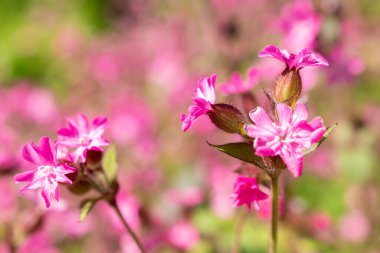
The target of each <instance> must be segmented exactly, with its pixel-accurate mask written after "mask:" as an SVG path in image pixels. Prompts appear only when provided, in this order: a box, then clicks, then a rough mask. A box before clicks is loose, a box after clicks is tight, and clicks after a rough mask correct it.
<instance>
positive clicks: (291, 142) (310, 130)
mask: <svg viewBox="0 0 380 253" xmlns="http://www.w3.org/2000/svg"><path fill="white" fill-rule="evenodd" d="M276 111H277V115H278V121H277V122H276V121H273V120H272V119H271V118H270V117H269V115H268V114H267V113H266V112H265V111H264V109H263V108H261V107H257V108H256V109H255V110H253V111H251V112H250V113H249V117H250V118H251V119H252V121H253V122H254V125H252V124H248V125H245V131H246V132H247V134H248V135H249V136H251V137H253V138H255V140H254V144H253V145H254V148H255V150H256V154H257V155H259V156H276V155H279V156H281V158H282V160H283V161H284V163H285V164H286V166H287V168H288V170H289V171H290V172H291V173H292V174H293V176H295V177H298V176H301V174H302V162H303V149H304V148H309V147H311V146H312V145H313V144H314V143H316V142H318V141H319V140H320V139H321V138H322V136H323V134H324V133H325V130H326V128H325V127H324V125H323V120H322V118H321V117H316V118H314V119H313V120H312V121H310V122H307V118H308V111H307V109H306V107H305V106H304V105H303V104H296V106H295V108H294V112H293V111H292V108H291V107H290V106H288V105H286V104H277V105H276Z"/></svg>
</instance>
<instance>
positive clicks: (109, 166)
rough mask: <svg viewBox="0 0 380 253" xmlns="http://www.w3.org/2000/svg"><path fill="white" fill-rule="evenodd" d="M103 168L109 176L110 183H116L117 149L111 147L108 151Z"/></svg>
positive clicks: (103, 161) (104, 157) (105, 154)
mask: <svg viewBox="0 0 380 253" xmlns="http://www.w3.org/2000/svg"><path fill="white" fill-rule="evenodd" d="M102 166H103V169H104V172H105V173H106V175H107V178H108V180H109V181H110V182H113V181H115V179H116V171H117V162H116V148H115V146H113V145H111V146H110V147H109V148H108V149H107V151H106V152H105V153H104V156H103V160H102Z"/></svg>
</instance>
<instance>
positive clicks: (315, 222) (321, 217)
mask: <svg viewBox="0 0 380 253" xmlns="http://www.w3.org/2000/svg"><path fill="white" fill-rule="evenodd" d="M310 221H311V225H312V228H313V229H314V230H315V231H317V232H323V231H326V230H329V229H330V228H331V218H330V216H328V215H327V214H324V213H315V214H313V215H312V216H311V217H310Z"/></svg>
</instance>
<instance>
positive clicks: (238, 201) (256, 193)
mask: <svg viewBox="0 0 380 253" xmlns="http://www.w3.org/2000/svg"><path fill="white" fill-rule="evenodd" d="M231 198H232V199H233V200H234V203H233V205H234V206H242V205H247V210H248V211H250V210H251V205H252V203H253V206H254V207H255V209H256V210H259V209H260V206H259V201H260V200H264V199H266V198H268V195H267V194H265V193H264V192H262V191H261V190H260V189H259V185H258V184H257V182H256V178H254V177H243V176H240V177H238V178H237V179H236V181H235V184H234V193H233V194H232V196H231Z"/></svg>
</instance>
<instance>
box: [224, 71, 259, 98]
mask: <svg viewBox="0 0 380 253" xmlns="http://www.w3.org/2000/svg"><path fill="white" fill-rule="evenodd" d="M259 78H260V74H259V71H258V69H257V68H250V69H249V70H248V80H247V81H243V79H242V77H241V75H240V74H239V73H237V72H234V73H232V74H231V78H230V80H229V81H228V82H226V83H224V84H222V85H221V86H220V90H221V91H222V92H223V93H225V94H236V93H244V92H247V91H250V90H251V89H252V87H253V86H255V85H256V84H258V82H259Z"/></svg>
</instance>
